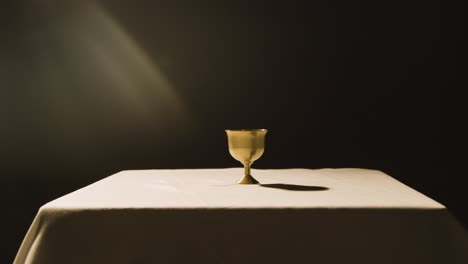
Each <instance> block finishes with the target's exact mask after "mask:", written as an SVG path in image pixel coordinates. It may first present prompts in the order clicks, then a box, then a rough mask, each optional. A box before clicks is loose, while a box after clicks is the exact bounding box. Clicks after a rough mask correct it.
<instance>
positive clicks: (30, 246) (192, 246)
mask: <svg viewBox="0 0 468 264" xmlns="http://www.w3.org/2000/svg"><path fill="white" fill-rule="evenodd" d="M242 173H243V170H242V169H241V168H228V169H194V170H134V171H122V172H119V173H117V174H114V175H112V176H110V177H107V178H105V179H103V180H101V181H98V182H96V183H94V184H91V185H89V186H87V187H85V188H82V189H80V190H77V191H75V192H72V193H70V194H68V195H65V196H63V197H61V198H59V199H57V200H54V201H52V202H50V203H47V204H45V205H44V206H42V207H41V208H40V210H39V212H38V214H37V216H36V218H35V219H34V222H33V223H32V225H31V227H30V229H29V231H28V233H27V235H26V237H25V238H24V241H23V243H22V245H21V247H20V249H19V251H18V254H17V256H16V259H15V262H14V263H15V264H20V263H47V264H55V263H364V264H365V263H411V264H414V263H465V264H466V263H468V253H467V252H468V236H467V232H466V230H464V228H463V227H462V226H461V225H460V224H459V223H458V222H457V221H456V220H455V219H454V217H452V215H451V214H450V213H449V212H448V211H447V209H446V208H445V207H444V206H443V205H441V204H440V203H438V202H436V201H434V200H432V199H430V198H428V197H426V196H424V195H423V194H421V193H418V192H417V191H415V190H413V189H411V188H409V187H407V186H405V185H404V184H402V183H400V182H398V181H397V180H395V179H393V178H392V177H390V176H388V175H386V174H385V173H383V172H380V171H377V170H366V169H318V170H310V169H280V170H253V171H252V174H253V175H254V176H255V177H256V178H257V179H258V180H259V181H260V182H261V183H262V184H261V185H236V184H234V183H235V181H236V180H237V179H238V178H239V177H240V176H241V175H242Z"/></svg>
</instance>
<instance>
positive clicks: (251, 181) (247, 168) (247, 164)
mask: <svg viewBox="0 0 468 264" xmlns="http://www.w3.org/2000/svg"><path fill="white" fill-rule="evenodd" d="M250 165H252V163H251V162H245V163H244V176H243V177H242V178H241V179H240V180H239V181H237V183H239V184H257V183H258V181H257V180H256V179H255V178H254V177H252V175H250Z"/></svg>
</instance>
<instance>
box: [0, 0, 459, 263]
mask: <svg viewBox="0 0 468 264" xmlns="http://www.w3.org/2000/svg"><path fill="white" fill-rule="evenodd" d="M311 2H312V3H311ZM457 10H458V9H457V8H456V7H450V10H446V9H445V7H443V6H441V3H439V2H437V1H425V2H424V3H418V4H416V3H410V2H409V1H401V2H399V1H341V3H337V2H333V1H258V0H256V1H169V0H167V1H166V0H164V1H162V0H159V1H111V0H108V1H58V0H46V1H32V0H31V1H5V2H2V6H1V7H0V22H1V24H0V29H1V34H2V35H1V37H2V38H1V43H0V110H1V111H0V118H1V119H0V122H1V123H0V125H1V130H0V143H1V144H0V145H1V147H0V158H1V159H0V162H1V163H0V166H1V167H2V172H1V178H0V183H1V186H2V191H1V199H2V200H1V202H2V208H1V212H2V217H1V219H2V236H1V240H2V248H3V249H2V250H0V252H1V253H0V258H1V259H0V263H8V262H11V261H12V259H13V257H14V254H15V253H16V250H17V248H18V247H19V244H20V242H21V240H22V238H23V236H24V235H25V232H26V231H27V228H28V227H29V225H30V223H31V222H32V220H33V218H34V216H35V214H36V212H37V209H38V208H39V207H40V206H41V205H42V204H44V203H45V202H47V201H50V200H52V199H54V198H57V197H60V196H61V195H64V194H66V193H68V192H71V191H73V190H75V189H77V188H80V187H83V186H85V185H87V184H90V183H92V182H94V181H96V180H99V179H101V178H104V177H106V176H109V175H111V174H113V173H115V172H118V171H120V170H124V169H151V168H214V167H234V166H239V165H240V164H238V163H237V162H236V161H234V160H233V159H232V158H231V157H230V156H229V154H228V152H227V147H226V136H225V134H224V131H223V130H224V129H226V128H268V129H269V130H270V131H269V134H268V137H267V149H266V152H265V154H264V156H263V157H262V158H261V159H260V160H258V161H257V162H256V163H255V167H256V168H287V167H304V168H322V167H364V168H374V169H379V170H382V171H384V172H386V173H388V174H390V175H392V176H393V177H395V178H397V179H398V180H400V181H402V182H403V183H406V184H408V185H409V186H411V187H413V188H415V189H416V190H419V191H421V192H423V193H424V194H426V195H428V196H429V197H432V198H434V199H436V200H437V201H440V202H441V203H443V204H445V205H446V206H447V207H448V208H449V209H450V210H451V211H452V212H453V213H454V214H455V215H456V216H457V217H458V218H459V219H460V220H461V221H462V222H463V223H465V225H466V223H467V222H468V220H467V219H468V217H467V212H466V208H465V205H464V199H466V195H465V194H464V193H463V187H462V186H463V184H462V183H463V177H464V176H466V169H464V168H463V162H464V156H463V155H454V154H452V153H453V152H452V151H453V148H457V147H458V148H460V149H462V148H461V147H460V146H462V145H461V144H462V142H461V141H462V140H461V139H462V138H463V134H464V133H463V130H462V128H463V125H464V122H465V112H464V111H462V110H463V109H464V108H463V100H462V99H460V98H461V97H458V98H459V99H458V104H456V103H455V102H453V103H451V104H447V99H448V97H447V92H446V91H447V90H451V88H454V87H456V86H459V84H460V83H461V79H460V77H461V75H460V72H461V69H462V68H461V66H463V65H461V64H462V62H464V58H463V57H462V56H461V55H460V54H461V52H462V49H463V45H462V44H463V43H461V39H462V33H463V28H462V27H463V26H462V19H461V14H457V13H458V12H461V11H457ZM460 10H461V9H460ZM447 11H450V13H448V12H447ZM465 156H466V155H465Z"/></svg>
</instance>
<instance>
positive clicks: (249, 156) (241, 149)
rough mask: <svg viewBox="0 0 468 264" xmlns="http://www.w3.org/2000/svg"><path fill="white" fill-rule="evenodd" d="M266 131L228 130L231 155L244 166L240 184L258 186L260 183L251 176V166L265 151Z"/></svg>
mask: <svg viewBox="0 0 468 264" xmlns="http://www.w3.org/2000/svg"><path fill="white" fill-rule="evenodd" d="M267 131H268V130H266V129H238V130H231V129H229V130H226V134H227V138H228V146H229V153H230V154H231V156H232V157H233V158H234V159H236V160H238V161H240V162H241V163H242V164H243V165H244V176H243V177H242V178H241V179H240V180H239V181H237V183H239V184H257V183H258V181H257V180H256V179H254V177H252V175H250V166H251V165H252V164H253V162H254V161H256V160H257V159H259V158H260V157H261V156H262V154H263V152H264V150H265V135H266V133H267Z"/></svg>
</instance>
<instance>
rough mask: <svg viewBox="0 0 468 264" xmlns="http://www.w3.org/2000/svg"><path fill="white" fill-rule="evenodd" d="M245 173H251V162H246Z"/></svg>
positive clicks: (246, 174)
mask: <svg viewBox="0 0 468 264" xmlns="http://www.w3.org/2000/svg"><path fill="white" fill-rule="evenodd" d="M244 175H245V176H248V175H250V163H248V162H246V163H245V164H244Z"/></svg>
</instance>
